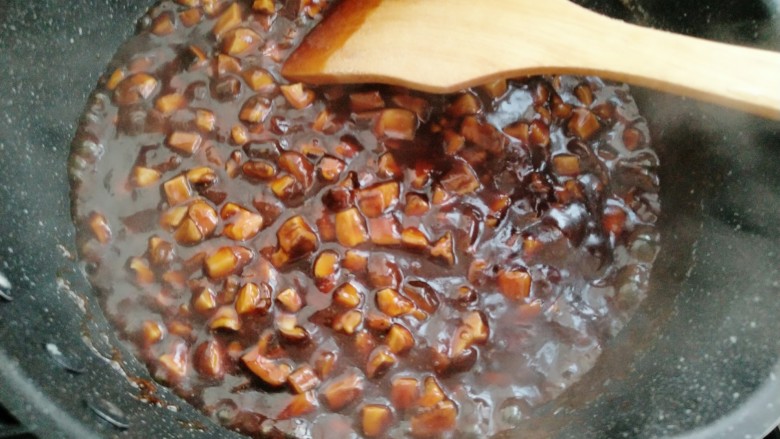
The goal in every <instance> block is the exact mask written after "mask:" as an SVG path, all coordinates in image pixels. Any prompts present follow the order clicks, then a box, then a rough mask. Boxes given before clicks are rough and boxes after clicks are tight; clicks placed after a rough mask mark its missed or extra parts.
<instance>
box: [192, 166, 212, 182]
mask: <svg viewBox="0 0 780 439" xmlns="http://www.w3.org/2000/svg"><path fill="white" fill-rule="evenodd" d="M185 176H186V177H187V181H189V182H190V183H191V184H202V185H210V184H213V183H214V182H215V181H217V173H216V172H214V170H213V169H211V168H210V167H208V166H199V167H197V168H192V169H190V170H189V171H187V173H186V174H185Z"/></svg>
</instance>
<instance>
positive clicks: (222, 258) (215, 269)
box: [203, 247, 252, 279]
mask: <svg viewBox="0 0 780 439" xmlns="http://www.w3.org/2000/svg"><path fill="white" fill-rule="evenodd" d="M251 259H252V251H251V250H249V249H247V248H245V247H221V248H219V249H218V250H217V251H215V252H214V253H212V254H211V255H209V256H207V257H206V259H205V260H204V261H203V265H204V270H205V271H206V275H207V276H208V277H209V278H211V279H222V278H224V277H227V276H229V275H231V274H234V273H236V272H238V271H239V270H241V269H242V268H243V267H244V265H246V264H247V263H249V261H250V260H251Z"/></svg>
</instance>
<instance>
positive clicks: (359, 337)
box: [353, 329, 377, 357]
mask: <svg viewBox="0 0 780 439" xmlns="http://www.w3.org/2000/svg"><path fill="white" fill-rule="evenodd" d="M353 338H354V345H355V351H356V352H357V353H358V354H359V355H360V356H362V357H368V354H369V353H371V351H372V350H373V349H374V348H375V347H376V345H377V343H376V339H375V338H374V336H373V335H371V334H370V333H369V332H368V331H367V330H365V329H364V330H361V331H358V332H357V333H356V334H355V335H354V336H353Z"/></svg>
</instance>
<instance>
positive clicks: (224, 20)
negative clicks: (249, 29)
mask: <svg viewBox="0 0 780 439" xmlns="http://www.w3.org/2000/svg"><path fill="white" fill-rule="evenodd" d="M242 19H243V18H242V16H241V6H240V5H239V4H238V3H233V4H231V5H230V6H229V7H228V8H227V9H226V10H225V12H223V13H222V14H221V15H220V16H219V18H218V19H217V22H216V23H215V24H214V28H213V29H212V32H214V35H215V36H216V37H217V38H221V37H222V36H223V35H224V34H225V33H227V31H229V30H231V29H233V28H235V27H237V26H238V25H239V24H241V21H242Z"/></svg>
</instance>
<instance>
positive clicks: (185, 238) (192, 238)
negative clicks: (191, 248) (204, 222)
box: [173, 218, 204, 245]
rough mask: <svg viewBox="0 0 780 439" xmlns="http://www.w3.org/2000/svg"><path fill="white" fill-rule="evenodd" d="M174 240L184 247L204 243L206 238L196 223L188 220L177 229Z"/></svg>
mask: <svg viewBox="0 0 780 439" xmlns="http://www.w3.org/2000/svg"><path fill="white" fill-rule="evenodd" d="M173 238H174V239H175V240H176V242H178V243H179V244H182V245H195V244H197V243H199V242H201V241H203V238H204V236H203V232H201V231H200V228H198V225H197V224H196V223H195V221H193V220H192V219H191V218H186V219H184V221H182V223H181V224H180V225H179V227H177V228H176V232H175V233H174V234H173Z"/></svg>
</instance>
